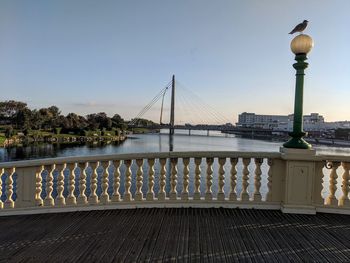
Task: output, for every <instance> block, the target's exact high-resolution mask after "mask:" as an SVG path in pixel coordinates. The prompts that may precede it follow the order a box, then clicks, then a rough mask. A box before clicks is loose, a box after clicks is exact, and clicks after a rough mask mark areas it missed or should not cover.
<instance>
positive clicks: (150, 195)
mask: <svg viewBox="0 0 350 263" xmlns="http://www.w3.org/2000/svg"><path fill="white" fill-rule="evenodd" d="M154 161H155V160H154V158H151V159H148V191H147V195H146V200H147V201H153V200H154V192H153V187H154Z"/></svg>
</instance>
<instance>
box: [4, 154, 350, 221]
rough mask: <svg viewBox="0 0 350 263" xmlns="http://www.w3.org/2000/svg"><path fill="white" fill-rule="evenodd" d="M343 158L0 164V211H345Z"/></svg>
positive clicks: (135, 158)
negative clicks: (141, 208) (226, 208)
mask: <svg viewBox="0 0 350 263" xmlns="http://www.w3.org/2000/svg"><path fill="white" fill-rule="evenodd" d="M349 168H350V157H349V156H323V155H300V154H296V153H294V152H293V151H292V152H288V153H285V152H276V153H271V152H163V153H137V154H116V155H101V156H84V157H69V158H53V159H42V160H28V161H18V162H7V163H0V174H1V176H0V178H1V180H0V197H1V201H0V215H10V214H30V213H48V212H64V211H79V210H95V209H117V208H135V207H232V208H234V207H241V208H259V209H281V210H282V211H284V212H287V213H288V212H292V213H316V212H331V213H345V214H350V202H349V188H350V186H349V180H350V175H349Z"/></svg>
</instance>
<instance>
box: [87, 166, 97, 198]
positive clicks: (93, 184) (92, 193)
mask: <svg viewBox="0 0 350 263" xmlns="http://www.w3.org/2000/svg"><path fill="white" fill-rule="evenodd" d="M90 166H91V168H92V174H91V179H90V196H89V198H88V200H89V204H92V205H95V204H98V196H97V194H96V190H97V176H98V174H97V169H98V166H99V162H98V161H97V162H90Z"/></svg>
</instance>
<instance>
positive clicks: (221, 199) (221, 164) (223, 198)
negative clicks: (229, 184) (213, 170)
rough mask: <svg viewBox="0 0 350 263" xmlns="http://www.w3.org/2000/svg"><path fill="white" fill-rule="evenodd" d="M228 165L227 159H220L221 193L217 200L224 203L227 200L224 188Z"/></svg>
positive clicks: (219, 181) (219, 192) (219, 183)
mask: <svg viewBox="0 0 350 263" xmlns="http://www.w3.org/2000/svg"><path fill="white" fill-rule="evenodd" d="M225 163H226V158H219V171H218V173H219V178H218V179H219V180H218V186H219V191H218V196H217V199H218V200H219V201H224V200H225V192H224V186H225V167H224V165H225Z"/></svg>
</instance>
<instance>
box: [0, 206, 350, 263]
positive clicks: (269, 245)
mask: <svg viewBox="0 0 350 263" xmlns="http://www.w3.org/2000/svg"><path fill="white" fill-rule="evenodd" d="M0 261H1V262H8V261H14V262H22V261H23V262H62V261H64V262H171V261H174V262H175V261H176V262H310V261H313V262H315V261H316V262H350V216H346V215H331V214H317V215H316V216H313V215H291V214H282V213H281V212H280V211H268V210H239V209H202V208H201V209H194V208H193V209H192V208H189V209H186V208H178V209H177V208H160V209H155V208H154V209H153V208H152V209H130V210H106V211H91V212H74V213H60V214H43V215H29V216H10V217H0Z"/></svg>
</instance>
